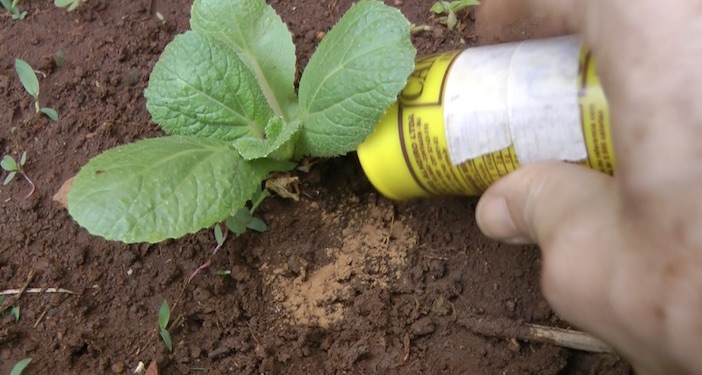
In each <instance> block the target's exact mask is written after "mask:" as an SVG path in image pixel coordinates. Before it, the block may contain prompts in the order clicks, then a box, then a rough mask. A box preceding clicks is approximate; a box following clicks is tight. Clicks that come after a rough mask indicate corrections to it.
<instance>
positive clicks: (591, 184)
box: [476, 162, 621, 339]
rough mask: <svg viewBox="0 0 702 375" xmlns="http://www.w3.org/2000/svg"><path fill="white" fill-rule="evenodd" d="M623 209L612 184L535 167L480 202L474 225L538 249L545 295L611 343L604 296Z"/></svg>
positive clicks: (580, 171)
mask: <svg viewBox="0 0 702 375" xmlns="http://www.w3.org/2000/svg"><path fill="white" fill-rule="evenodd" d="M618 207H619V203H618V195H617V191H616V186H615V182H614V179H613V178H612V177H610V176H607V175H605V174H603V173H600V172H596V171H593V170H590V169H587V168H585V167H581V166H578V165H574V164H567V163H562V162H543V163H536V164H532V165H528V166H524V167H522V168H520V169H519V170H518V171H516V172H513V173H511V174H510V175H508V176H506V177H504V178H503V179H501V180H499V181H498V182H496V183H495V184H493V186H491V187H490V188H489V189H488V190H487V191H486V192H485V194H484V195H483V196H482V198H481V199H480V202H479V203H478V207H477V213H476V216H477V221H478V225H479V226H480V228H481V230H482V231H483V232H484V233H485V234H486V235H487V236H489V237H492V238H494V239H497V240H501V241H504V242H509V243H538V244H539V245H540V247H541V250H542V254H543V256H542V290H543V294H544V297H546V299H547V300H548V301H549V303H550V304H551V306H552V307H553V308H554V310H555V311H556V312H558V314H559V315H560V316H561V317H562V318H564V319H566V320H568V321H570V322H571V323H574V324H576V325H578V326H580V327H581V328H583V329H586V330H588V331H590V332H592V333H593V334H595V335H597V336H600V337H603V338H607V339H611V338H612V337H611V332H612V329H615V328H616V322H615V321H613V314H612V310H611V306H609V304H608V303H607V300H608V297H607V296H606V293H607V290H609V287H608V286H609V285H610V283H611V280H612V277H613V273H614V272H615V269H614V268H613V267H614V265H615V264H616V259H615V257H616V256H617V255H616V254H617V251H616V250H615V249H613V248H612V246H613V245H615V246H616V244H618V243H621V239H620V238H618V236H619V233H620V231H619V230H617V228H618V226H619V208H618Z"/></svg>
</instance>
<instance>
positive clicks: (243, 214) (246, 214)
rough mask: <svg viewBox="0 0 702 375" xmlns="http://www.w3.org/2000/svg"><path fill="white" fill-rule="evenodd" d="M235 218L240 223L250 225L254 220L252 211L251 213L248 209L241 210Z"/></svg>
mask: <svg viewBox="0 0 702 375" xmlns="http://www.w3.org/2000/svg"><path fill="white" fill-rule="evenodd" d="M234 217H235V218H236V219H237V220H238V221H239V222H242V223H244V224H248V223H250V222H251V220H252V219H253V215H252V214H251V211H249V209H248V208H246V207H242V208H240V209H239V210H238V211H237V212H236V213H235V214H234Z"/></svg>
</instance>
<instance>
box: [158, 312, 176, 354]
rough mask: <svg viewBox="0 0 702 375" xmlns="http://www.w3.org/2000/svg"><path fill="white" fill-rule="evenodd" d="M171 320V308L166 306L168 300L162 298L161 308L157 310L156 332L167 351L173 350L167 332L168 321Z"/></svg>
mask: <svg viewBox="0 0 702 375" xmlns="http://www.w3.org/2000/svg"><path fill="white" fill-rule="evenodd" d="M170 320H171V309H170V308H169V307H168V301H167V300H165V299H164V300H163V304H162V305H161V309H159V311H158V334H159V335H160V336H161V339H162V340H163V343H164V344H166V348H167V349H168V351H169V352H172V351H173V341H171V334H170V333H169V332H168V322H169V321H170Z"/></svg>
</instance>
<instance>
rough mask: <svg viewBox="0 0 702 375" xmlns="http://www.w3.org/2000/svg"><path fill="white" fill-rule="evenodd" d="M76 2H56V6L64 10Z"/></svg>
mask: <svg viewBox="0 0 702 375" xmlns="http://www.w3.org/2000/svg"><path fill="white" fill-rule="evenodd" d="M74 1H75V0H54V5H55V6H57V7H59V8H63V7H67V6H69V5H71V4H73V2H74Z"/></svg>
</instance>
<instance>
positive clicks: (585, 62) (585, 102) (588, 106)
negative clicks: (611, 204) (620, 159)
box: [578, 50, 615, 174]
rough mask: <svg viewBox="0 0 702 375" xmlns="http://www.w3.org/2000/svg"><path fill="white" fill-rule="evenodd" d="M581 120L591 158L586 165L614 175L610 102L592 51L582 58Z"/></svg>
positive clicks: (584, 54)
mask: <svg viewBox="0 0 702 375" xmlns="http://www.w3.org/2000/svg"><path fill="white" fill-rule="evenodd" d="M579 86H580V91H579V94H578V96H579V98H578V99H579V102H580V118H581V121H582V125H583V135H584V136H585V143H586V144H587V154H588V158H587V160H586V161H584V162H583V165H587V166H589V167H591V168H594V169H596V170H598V171H601V172H605V173H608V174H613V173H614V167H615V163H614V146H613V144H612V132H611V128H610V119H609V107H608V106H607V98H606V97H605V94H604V92H603V91H602V86H600V79H599V77H597V72H596V69H595V60H594V59H592V56H591V54H590V52H589V51H585V50H584V51H583V52H582V53H581V55H580V82H579Z"/></svg>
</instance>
